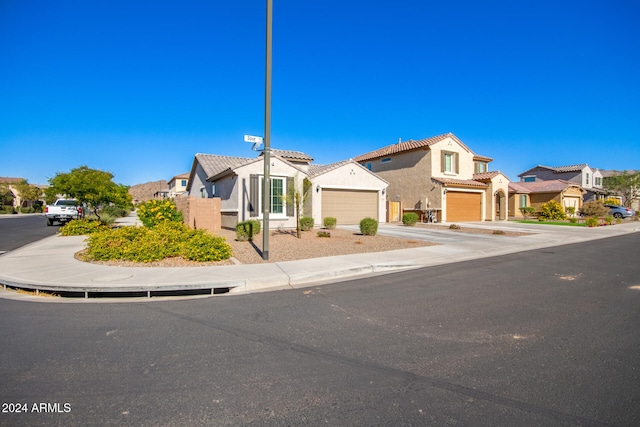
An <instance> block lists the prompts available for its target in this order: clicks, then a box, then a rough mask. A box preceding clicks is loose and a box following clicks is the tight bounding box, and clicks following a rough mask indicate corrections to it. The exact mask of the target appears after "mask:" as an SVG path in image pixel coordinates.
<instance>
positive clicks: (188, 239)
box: [87, 221, 231, 262]
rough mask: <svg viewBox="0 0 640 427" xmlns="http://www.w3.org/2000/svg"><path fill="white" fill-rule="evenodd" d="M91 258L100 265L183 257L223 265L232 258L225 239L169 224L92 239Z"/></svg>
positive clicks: (105, 233)
mask: <svg viewBox="0 0 640 427" xmlns="http://www.w3.org/2000/svg"><path fill="white" fill-rule="evenodd" d="M87 255H88V256H89V258H91V259H94V260H98V261H118V260H124V261H135V262H151V261H158V260H161V259H164V258H169V257H177V256H182V257H183V258H185V259H189V260H193V261H199V262H204V261H219V260H222V259H227V258H229V257H230V256H231V246H229V244H228V243H227V242H226V241H225V239H224V238H221V237H215V236H212V235H210V234H207V233H206V232H205V231H203V230H188V229H187V227H186V226H185V225H184V224H182V223H177V222H171V221H165V222H163V223H160V224H158V225H157V226H155V227H153V228H145V227H122V228H116V229H105V230H103V231H99V232H95V233H93V234H91V235H89V238H88V239H87Z"/></svg>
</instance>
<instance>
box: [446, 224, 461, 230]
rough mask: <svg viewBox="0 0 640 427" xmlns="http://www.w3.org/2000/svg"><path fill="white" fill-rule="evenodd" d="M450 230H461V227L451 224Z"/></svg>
mask: <svg viewBox="0 0 640 427" xmlns="http://www.w3.org/2000/svg"><path fill="white" fill-rule="evenodd" d="M449 230H460V226H459V225H458V224H451V225H450V226H449Z"/></svg>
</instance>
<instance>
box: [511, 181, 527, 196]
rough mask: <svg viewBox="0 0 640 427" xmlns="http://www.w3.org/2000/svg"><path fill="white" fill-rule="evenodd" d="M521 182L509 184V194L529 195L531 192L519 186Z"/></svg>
mask: <svg viewBox="0 0 640 427" xmlns="http://www.w3.org/2000/svg"><path fill="white" fill-rule="evenodd" d="M520 184H522V183H521V182H510V183H509V193H531V190H529V189H528V188H526V187H524V186H522V185H520Z"/></svg>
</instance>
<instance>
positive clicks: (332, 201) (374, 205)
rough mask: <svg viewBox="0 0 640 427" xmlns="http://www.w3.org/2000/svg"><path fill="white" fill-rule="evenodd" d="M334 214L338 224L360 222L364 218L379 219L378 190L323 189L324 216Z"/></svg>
mask: <svg viewBox="0 0 640 427" xmlns="http://www.w3.org/2000/svg"><path fill="white" fill-rule="evenodd" d="M328 216H332V217H334V218H336V219H337V220H338V224H339V225H340V224H359V223H360V221H361V220H362V219H363V218H366V217H370V218H375V219H378V192H377V191H356V190H332V189H322V218H326V217H328Z"/></svg>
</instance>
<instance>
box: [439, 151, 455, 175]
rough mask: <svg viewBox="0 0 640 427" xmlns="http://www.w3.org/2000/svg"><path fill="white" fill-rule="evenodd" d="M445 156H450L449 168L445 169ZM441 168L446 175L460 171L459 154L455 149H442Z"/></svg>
mask: <svg viewBox="0 0 640 427" xmlns="http://www.w3.org/2000/svg"><path fill="white" fill-rule="evenodd" d="M447 158H450V159H451V161H450V162H449V163H450V169H451V170H447ZM440 160H441V170H442V173H443V174H446V175H458V174H459V173H460V172H459V171H460V155H459V154H458V153H456V152H455V151H444V150H443V151H442V152H441V156H440Z"/></svg>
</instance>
